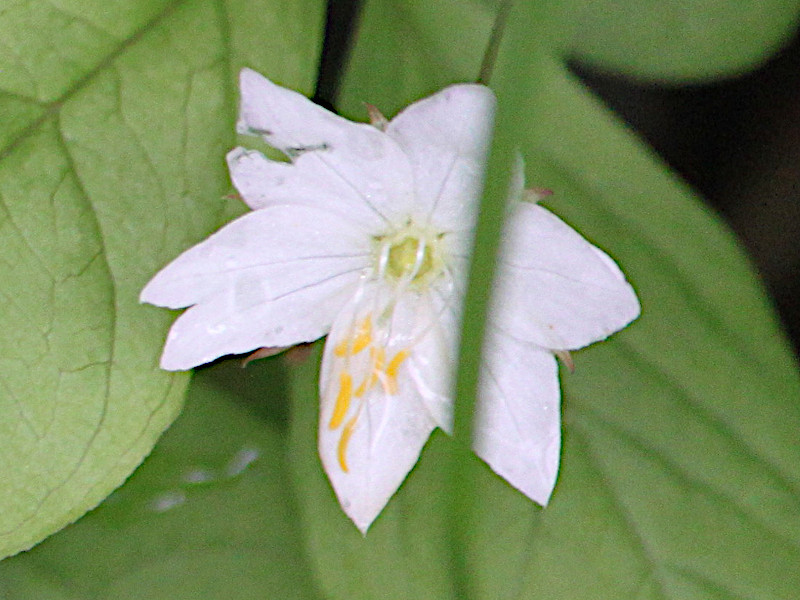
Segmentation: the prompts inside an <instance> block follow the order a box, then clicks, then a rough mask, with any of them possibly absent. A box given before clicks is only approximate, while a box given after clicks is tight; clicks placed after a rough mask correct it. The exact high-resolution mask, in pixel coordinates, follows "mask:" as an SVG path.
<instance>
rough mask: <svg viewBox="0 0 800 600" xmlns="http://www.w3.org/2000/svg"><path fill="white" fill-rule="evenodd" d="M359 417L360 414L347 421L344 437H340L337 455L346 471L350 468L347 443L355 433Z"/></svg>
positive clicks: (340, 464)
mask: <svg viewBox="0 0 800 600" xmlns="http://www.w3.org/2000/svg"><path fill="white" fill-rule="evenodd" d="M357 419H358V414H356V415H355V416H354V417H353V418H352V419H350V420H349V421H348V422H347V424H346V425H345V426H344V429H342V437H340V438H339V448H338V452H337V455H338V457H339V466H340V467H341V468H342V471H344V472H345V473H347V471H348V470H349V469H348V467H347V444H349V443H350V437H351V436H352V435H353V429H355V426H356V420H357Z"/></svg>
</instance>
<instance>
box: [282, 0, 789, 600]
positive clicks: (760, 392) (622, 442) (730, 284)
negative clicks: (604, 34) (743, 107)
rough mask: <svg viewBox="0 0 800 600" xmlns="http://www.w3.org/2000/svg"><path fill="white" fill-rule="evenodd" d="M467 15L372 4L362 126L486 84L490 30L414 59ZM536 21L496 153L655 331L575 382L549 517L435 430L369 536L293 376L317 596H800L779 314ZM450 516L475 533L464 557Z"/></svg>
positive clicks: (627, 336)
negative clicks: (459, 87)
mask: <svg viewBox="0 0 800 600" xmlns="http://www.w3.org/2000/svg"><path fill="white" fill-rule="evenodd" d="M441 6H444V8H441ZM453 6H454V3H444V4H443V5H440V4H439V3H437V4H436V5H435V6H434V5H432V4H428V3H426V4H423V3H414V4H413V5H411V4H409V3H402V5H401V4H400V3H396V4H391V3H384V2H378V3H375V2H373V3H372V4H369V5H368V7H367V12H366V14H365V17H364V22H363V24H362V32H363V35H362V37H361V40H360V42H359V43H358V44H357V46H356V48H355V49H354V53H353V58H352V63H351V68H350V72H349V75H348V78H347V86H346V88H345V89H344V91H343V95H342V100H343V106H344V108H345V111H346V112H348V113H349V114H357V111H358V110H359V103H360V102H361V101H362V100H366V101H369V102H372V103H375V104H377V105H378V107H379V108H381V109H384V111H385V112H386V113H387V114H390V113H391V112H392V111H394V110H397V109H398V108H400V107H401V106H402V105H403V104H404V103H407V102H408V101H409V100H410V99H414V98H419V97H422V96H423V95H425V94H427V93H430V92H431V91H432V89H434V88H435V87H439V86H441V85H443V84H445V83H449V82H450V81H458V80H469V79H474V77H475V76H476V74H477V70H478V65H479V64H480V51H481V50H482V48H483V47H484V45H485V42H486V38H487V36H488V30H489V26H490V23H487V26H486V27H485V28H484V29H469V28H467V27H463V28H459V27H458V26H456V25H452V26H451V27H450V28H449V29H444V30H442V36H443V37H442V38H440V39H438V43H437V45H436V47H430V46H427V45H425V44H424V43H420V44H408V43H407V40H409V39H420V40H425V27H426V26H427V25H424V24H427V23H430V22H435V21H436V20H437V19H442V16H441V15H442V13H441V12H440V10H442V11H448V10H450V9H452V8H453ZM535 9H539V10H545V9H546V7H545V8H542V5H541V4H537V5H536V6H534V5H533V4H524V5H521V6H520V7H518V9H517V11H516V12H514V13H513V14H512V19H511V22H510V25H509V31H508V35H507V37H506V39H505V40H504V43H503V47H502V56H501V58H500V60H499V63H498V65H497V67H496V69H495V75H494V79H493V87H494V89H495V91H496V92H497V94H498V98H499V102H500V107H499V113H498V131H497V134H496V137H497V142H496V143H497V144H499V145H507V144H508V143H509V140H511V139H514V140H516V143H517V145H518V147H519V148H520V150H521V151H522V153H523V155H524V156H525V158H526V161H527V171H528V181H529V182H530V184H531V185H536V186H543V187H548V188H550V189H553V190H554V191H555V195H554V196H553V197H552V201H550V202H548V206H549V207H551V208H552V210H553V211H554V212H556V213H557V214H559V215H561V216H562V217H563V218H564V219H565V220H566V221H567V222H569V223H570V224H572V225H573V226H575V227H576V228H577V229H578V230H579V231H581V232H582V233H583V234H584V235H586V236H587V237H588V238H589V239H590V240H592V241H593V242H594V243H596V244H598V245H599V246H600V247H602V248H603V249H605V250H606V251H608V252H609V253H610V254H611V255H612V256H613V257H614V258H616V259H617V260H618V261H619V263H620V264H621V266H622V267H623V269H624V270H625V272H626V273H627V274H628V276H629V278H630V280H631V281H632V282H633V284H634V286H635V287H636V289H637V291H638V293H639V295H640V298H641V301H642V306H643V312H642V316H641V317H640V319H639V320H638V321H637V322H635V323H634V324H633V325H632V326H631V327H630V328H629V329H627V330H625V331H623V332H622V333H620V334H617V335H616V336H614V337H612V338H611V339H610V340H609V341H607V342H604V343H601V344H597V345H595V346H593V347H590V348H588V349H585V350H582V351H580V352H577V353H575V360H576V364H577V371H576V373H574V374H570V375H566V374H565V375H564V376H563V378H562V384H563V394H564V400H563V421H564V427H563V428H564V449H563V455H562V456H563V462H562V469H561V473H560V476H559V482H558V485H557V486H556V490H555V493H554V496H553V499H552V501H551V503H550V505H549V506H548V507H547V508H545V509H542V508H540V507H537V506H535V505H534V504H533V503H532V502H530V501H529V500H527V499H526V498H524V497H523V496H522V495H521V494H519V493H518V492H516V491H515V490H513V489H512V488H510V486H508V484H506V483H505V482H504V481H502V480H501V479H500V478H499V477H497V476H496V475H494V474H493V473H492V472H491V471H490V470H489V469H488V468H487V467H486V466H485V465H484V464H483V463H481V462H480V461H479V460H478V459H476V458H474V457H472V458H466V457H463V453H462V452H461V451H460V449H459V448H458V447H457V444H456V443H455V442H454V441H453V440H451V439H449V438H448V437H447V436H446V435H444V434H441V432H439V433H437V434H435V435H434V436H433V437H432V439H431V441H430V443H429V444H428V446H427V448H426V450H425V452H424V453H423V455H422V457H421V459H420V462H419V464H418V465H417V467H416V468H415V469H414V471H412V473H411V474H410V475H409V477H408V479H407V480H406V482H405V483H404V484H403V486H402V487H401V489H400V490H399V492H398V493H397V495H396V496H395V497H394V498H393V499H392V500H391V501H390V502H389V505H388V506H387V508H386V509H385V510H384V512H383V513H382V514H381V515H380V516H379V517H378V519H377V520H376V522H375V524H374V525H373V527H372V528H371V529H370V531H369V533H368V534H367V536H366V538H365V539H362V538H361V536H360V535H359V534H358V532H357V530H356V529H355V527H353V525H352V524H351V523H350V522H349V521H348V519H347V518H346V517H345V516H344V514H343V513H342V512H341V510H340V509H339V508H338V505H337V503H336V499H335V497H334V495H333V493H332V491H331V490H330V487H329V485H328V484H327V482H326V481H325V478H324V474H323V473H322V472H321V468H320V465H319V459H318V458H317V455H316V449H315V430H316V419H317V416H316V412H317V411H316V405H317V403H318V400H317V391H316V387H315V385H314V384H313V380H314V377H315V374H316V373H315V368H316V366H315V365H313V364H309V365H307V366H305V367H303V369H302V370H300V371H298V372H297V373H296V374H295V384H296V389H295V392H296V396H297V397H296V398H295V401H294V411H295V412H294V421H293V428H292V442H291V444H292V456H293V458H294V460H293V461H292V467H293V469H294V473H295V479H296V481H297V486H298V489H299V490H302V493H301V494H300V499H301V509H302V517H303V520H304V522H305V523H306V526H307V528H308V534H307V535H308V539H309V548H310V553H311V560H312V563H313V564H314V566H315V568H316V571H317V573H318V576H319V580H320V585H321V587H322V589H323V590H324V592H325V593H326V594H327V595H328V596H329V597H330V598H333V599H336V598H348V599H353V598H373V597H381V598H398V599H399V598H408V597H414V598H425V599H428V598H430V599H440V598H461V597H464V596H463V595H462V593H461V592H462V591H463V590H464V589H467V590H468V591H470V592H471V593H472V595H473V597H475V598H487V599H488V598H491V599H502V598H509V599H510V598H539V597H547V598H551V599H553V600H559V599H563V600H572V599H574V598H593V599H595V598H596V599H600V600H602V599H604V598H608V599H615V600H619V599H631V600H633V599H634V598H636V599H639V600H644V599H647V600H650V599H652V600H664V599H670V600H672V599H675V600H686V599H694V598H696V599H698V600H701V599H702V600H708V599H709V598H713V599H715V600H717V599H720V600H738V599H740V598H748V599H750V598H752V599H754V600H762V599H763V600H774V599H785V600H789V599H791V598H794V597H795V596H796V590H797V589H798V588H800V572H798V571H797V569H796V565H797V564H800V519H798V515H800V444H798V442H797V433H796V432H797V431H798V430H799V429H800V405H798V403H797V398H799V397H800V378H799V377H798V372H797V369H796V364H795V362H794V359H793V357H792V356H791V353H790V351H789V349H788V345H787V344H786V341H785V339H784V338H783V335H782V333H781V331H780V329H779V327H778V324H777V320H776V319H775V316H774V314H773V312H772V308H771V305H770V302H769V300H768V299H767V298H766V296H765V293H764V290H763V287H762V286H761V284H760V283H759V282H758V280H757V279H756V277H755V275H754V271H753V269H752V267H751V265H750V263H749V261H748V260H747V257H746V256H745V255H744V253H743V251H742V250H741V248H740V246H739V245H738V244H737V243H736V240H735V239H734V237H733V236H732V235H731V233H730V232H729V231H728V230H727V229H726V228H725V226H724V224H722V223H721V222H720V220H719V219H718V218H717V217H715V216H714V215H713V213H711V212H710V211H709V210H708V209H706V208H704V207H703V206H702V204H701V202H700V201H699V199H698V198H697V197H696V196H695V195H694V194H693V193H692V191H691V190H690V189H688V188H687V186H685V185H684V184H683V183H681V182H680V181H679V180H677V178H676V177H675V176H674V175H673V174H671V173H670V172H669V171H668V169H667V168H666V167H665V165H664V164H663V163H662V162H661V161H660V160H659V159H658V158H657V157H656V156H654V154H653V152H652V151H651V150H650V149H648V148H647V147H646V146H645V145H644V144H643V143H642V142H641V141H640V140H639V139H638V138H637V137H636V136H635V135H634V134H633V133H631V132H630V131H629V130H628V128H627V127H626V126H625V125H624V124H623V123H622V122H621V121H620V120H619V119H618V118H617V117H615V116H614V115H613V114H611V113H610V112H609V111H608V110H607V109H606V108H605V107H603V105H602V104H601V103H600V102H599V101H598V100H597V99H595V98H594V97H593V96H592V95H591V94H590V93H589V92H588V91H587V90H585V89H584V88H583V86H582V85H581V83H580V82H579V81H578V80H577V79H575V78H574V77H573V76H571V75H570V74H569V73H568V71H567V69H566V67H565V65H564V64H563V63H561V62H559V61H557V60H554V59H553V58H552V56H551V52H549V50H548V45H549V44H543V43H542V36H538V35H537V34H538V30H537V26H539V25H541V26H547V27H550V28H552V27H553V25H554V23H553V22H552V21H548V19H551V20H552V19H555V17H554V16H553V15H556V14H557V13H556V12H549V13H548V15H546V17H545V18H542V17H541V16H540V15H534V14H533V11H534V10H535ZM455 22H457V21H455ZM417 25H419V26H420V27H421V28H422V31H421V32H420V34H419V36H417V35H416V33H415V27H417ZM545 37H546V36H545ZM401 47H404V51H403V52H397V51H396V50H397V49H399V48H401ZM442 48H445V49H446V50H444V51H442V52H440V51H439V50H440V49H442ZM453 48H456V49H457V50H453ZM431 64H432V65H436V68H429V67H428V65H431ZM507 176H508V173H507V172H492V173H491V174H490V182H491V184H492V185H494V186H495V188H497V186H498V185H499V184H498V183H497V181H500V182H503V181H505V180H506V178H507ZM477 243H478V244H479V245H480V244H482V243H483V240H482V239H478V241H477ZM484 260H486V257H484ZM469 310H470V307H469V306H468V307H467V315H469V314H470V312H469ZM467 343H469V340H468V342H467ZM454 455H456V456H455V457H454ZM454 461H460V462H459V463H458V469H459V471H461V476H462V477H466V478H468V479H467V481H466V487H467V488H468V489H472V490H473V491H474V494H473V496H474V497H473V498H472V499H471V500H467V501H466V502H465V501H464V500H463V499H462V498H461V497H460V496H461V494H460V493H458V490H452V488H450V487H448V486H449V484H448V482H450V481H451V480H452V473H451V470H450V467H451V465H452V464H453V462H454ZM453 514H457V515H458V516H459V518H463V519H464V523H463V524H462V528H463V529H464V530H465V531H466V533H467V536H463V535H462V536H461V538H462V539H465V541H466V544H464V545H461V546H454V545H453V544H452V538H451V537H450V531H451V529H452V515H453ZM461 565H465V566H466V568H462V569H461V570H460V571H457V572H454V570H453V567H454V566H461ZM464 576H466V577H467V578H468V581H467V582H466V583H467V585H466V586H465V585H464V582H463V581H460V580H459V578H460V577H464Z"/></svg>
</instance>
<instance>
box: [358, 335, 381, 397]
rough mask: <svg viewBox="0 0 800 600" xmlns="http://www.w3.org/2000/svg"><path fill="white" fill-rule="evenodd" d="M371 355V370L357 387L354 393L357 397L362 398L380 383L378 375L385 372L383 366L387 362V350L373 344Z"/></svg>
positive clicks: (370, 350)
mask: <svg viewBox="0 0 800 600" xmlns="http://www.w3.org/2000/svg"><path fill="white" fill-rule="evenodd" d="M369 357H370V372H369V375H367V376H366V377H364V380H363V381H362V382H361V383H360V384H359V385H358V387H357V388H356V391H355V393H354V395H355V397H356V398H360V397H361V396H363V395H364V394H366V393H367V392H368V391H370V390H371V389H372V388H373V387H375V384H376V383H378V377H379V376H380V375H381V374H382V373H383V366H384V365H385V364H386V350H384V349H383V348H380V347H379V348H375V347H374V346H373V347H371V348H370V349H369Z"/></svg>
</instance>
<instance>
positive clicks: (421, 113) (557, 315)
mask: <svg viewBox="0 0 800 600" xmlns="http://www.w3.org/2000/svg"><path fill="white" fill-rule="evenodd" d="M241 94H242V99H241V116H240V121H239V126H238V128H239V131H240V132H241V133H245V134H252V135H257V136H261V137H262V138H263V139H264V141H266V142H267V143H268V144H269V145H270V146H273V147H275V148H277V149H279V150H281V151H282V152H283V153H284V154H285V155H286V156H287V157H288V158H289V159H290V161H291V162H278V161H273V160H270V159H267V158H265V157H264V156H263V155H262V154H260V153H259V152H255V151H248V150H245V149H243V148H236V149H234V150H233V151H231V152H230V153H229V154H228V165H229V167H230V171H231V178H232V179H233V183H234V184H235V186H236V188H237V189H238V190H239V192H240V193H241V195H242V197H243V198H244V200H245V202H247V204H248V205H249V206H250V208H252V209H253V212H251V213H248V214H246V215H244V216H243V217H241V218H239V219H237V220H235V221H233V222H232V223H230V224H228V225H226V226H225V227H224V228H222V229H221V230H220V231H218V232H217V233H215V234H214V235H212V236H211V237H209V238H208V239H207V240H206V241H204V242H202V243H200V244H198V245H197V246H195V247H194V248H191V249H190V250H188V251H186V252H185V253H183V254H182V255H181V256H179V257H178V258H177V259H175V260H174V261H173V262H172V263H171V264H169V265H168V266H167V267H165V268H164V269H163V270H162V271H161V272H160V273H158V274H157V275H156V276H155V277H154V278H153V280H152V281H151V282H150V283H149V284H148V285H147V287H145V289H144V290H143V291H142V296H141V299H142V301H144V302H149V303H152V304H156V305H159V306H167V307H170V308H183V307H191V308H189V309H188V310H187V311H186V312H184V313H183V314H182V315H181V316H180V317H179V318H178V319H177V321H176V322H175V324H174V325H173V327H172V329H171V330H170V333H169V336H168V338H167V342H166V346H165V348H164V353H163V356H162V358H161V366H162V367H163V368H165V369H169V370H184V369H189V368H191V367H194V366H197V365H200V364H203V363H207V362H209V361H212V360H214V359H215V358H218V357H220V356H223V355H226V354H240V353H244V352H249V351H252V350H254V349H257V348H262V347H283V346H291V345H294V344H298V343H301V342H309V341H312V340H315V339H317V338H320V337H321V336H324V335H326V334H328V340H327V342H326V345H325V352H324V357H323V361H322V373H321V377H320V396H321V407H320V424H319V451H320V456H321V458H322V462H323V465H324V467H325V471H326V472H327V474H328V477H329V478H330V481H331V483H332V484H333V487H334V489H335V491H336V494H337V496H338V498H339V501H340V503H341V505H342V508H343V509H344V511H345V512H346V513H347V514H348V515H349V516H350V518H351V519H352V520H353V521H354V522H355V524H356V525H357V526H358V528H359V529H361V530H362V531H366V530H367V528H368V527H369V526H370V524H371V523H372V522H373V520H374V519H375V518H376V517H377V515H378V514H379V513H380V511H381V510H382V508H383V507H384V506H385V505H386V503H387V502H388V500H389V498H390V497H391V496H392V494H394V492H395V491H396V490H397V488H398V487H399V486H400V484H401V483H402V481H403V479H404V478H405V477H406V475H407V474H408V472H409V471H410V470H411V468H412V467H413V466H414V464H415V463H416V461H417V459H418V457H419V454H420V451H421V450H422V447H423V446H424V445H425V442H426V441H427V439H428V437H429V435H430V433H431V432H432V431H433V429H434V428H436V427H441V428H442V429H444V430H445V431H449V430H450V428H451V420H452V406H453V397H452V389H451V384H452V378H453V375H454V371H455V368H456V353H457V344H458V335H459V331H460V318H461V306H462V299H463V293H464V287H465V276H466V271H467V266H468V260H469V252H470V247H471V241H472V234H473V227H474V221H475V215H476V210H477V204H478V198H479V195H480V191H481V185H482V178H483V172H484V168H485V164H486V154H487V148H488V140H489V137H490V130H491V125H492V115H493V108H494V97H493V95H492V93H491V91H490V90H489V89H488V88H486V87H484V86H480V85H472V84H467V85H454V86H451V87H448V88H446V89H444V90H442V91H441V92H439V93H437V94H434V95H433V96H431V97H429V98H426V99H424V100H421V101H419V102H416V103H414V104H412V105H411V106H409V107H408V108H406V109H405V110H404V111H402V112H401V113H400V114H399V115H397V116H396V117H395V118H394V119H392V120H391V121H390V122H388V123H387V122H385V121H383V120H382V119H380V118H376V119H375V120H374V121H375V123H374V125H367V124H361V123H353V122H351V121H348V120H346V119H343V118H341V117H338V116H336V115H334V114H332V113H330V112H328V111H327V110H324V109H323V108H321V107H319V106H317V105H315V104H313V103H312V102H310V101H309V100H307V99H306V98H305V97H303V96H301V95H299V94H297V93H296V92H293V91H290V90H287V89H284V88H282V87H279V86H277V85H275V84H273V83H271V82H270V81H268V80H267V79H265V78H264V77H262V76H261V75H259V74H257V73H255V72H253V71H250V70H244V71H242V73H241ZM494 299H495V300H494V302H493V307H492V311H491V319H490V325H489V334H488V340H487V342H486V360H485V365H484V367H483V371H482V373H481V386H480V397H479V403H478V407H477V416H476V419H477V420H476V425H475V430H476V433H475V450H476V452H477V453H478V454H479V455H480V456H481V457H482V458H483V459H484V460H485V461H486V462H487V463H488V464H489V465H490V466H491V467H492V468H493V469H494V470H495V471H496V472H497V473H498V474H500V475H501V476H503V477H504V478H505V479H507V480H508V481H509V482H510V483H511V484H512V485H513V486H515V487H516V488H518V489H519V490H521V491H522V492H523V493H524V494H526V495H527V496H529V497H530V498H532V499H533V500H535V501H536V502H538V503H540V504H546V503H547V501H548V499H549V497H550V493H551V492H552V489H553V486H554V485H555V478H556V474H557V471H558V461H559V452H560V407H559V396H560V394H559V385H558V374H557V364H556V360H555V357H554V353H560V352H565V351H568V350H572V349H576V348H581V347H583V346H586V345H588V344H591V343H592V342H594V341H597V340H601V339H604V338H605V337H607V336H608V335H610V334H611V333H613V332H614V331H617V330H619V329H620V328H622V327H624V326H625V325H626V324H628V323H629V322H630V321H631V320H633V319H634V318H636V316H637V315H638V314H639V304H638V302H637V299H636V296H635V294H634V292H633V290H632V289H631V287H630V286H629V285H628V284H627V283H626V281H625V278H624V277H623V275H622V273H621V272H620V270H619V269H618V268H617V266H616V264H615V263H614V262H613V261H612V260H611V259H610V258H609V257H608V256H606V255H605V254H604V253H603V252H601V251H600V250H598V249H597V248H595V247H594V246H592V245H591V244H589V243H588V242H587V241H586V240H584V239H583V238H582V237H581V236H580V235H579V234H577V233H576V232H575V231H573V230H572V229H570V228H569V227H568V226H566V225H565V224H564V223H563V222H561V221H560V220H559V219H557V218H556V217H555V216H553V215H552V214H551V213H549V212H548V211H546V210H545V209H543V208H541V207H539V206H537V205H535V204H533V203H529V202H522V201H516V202H515V203H514V206H513V208H512V210H511V214H510V217H509V225H508V227H507V228H506V232H505V236H504V246H503V251H502V257H501V267H500V272H499V277H498V282H497V285H496V289H495V295H494Z"/></svg>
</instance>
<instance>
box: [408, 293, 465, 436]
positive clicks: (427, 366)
mask: <svg viewBox="0 0 800 600" xmlns="http://www.w3.org/2000/svg"><path fill="white" fill-rule="evenodd" d="M404 304H405V306H403V307H402V309H403V310H414V311H415V312H416V316H415V319H416V329H417V334H416V337H417V340H418V341H416V343H415V344H414V352H413V353H412V355H411V356H410V357H409V359H408V373H409V376H410V377H411V379H412V380H413V382H414V384H415V386H416V388H417V392H418V393H419V397H420V399H421V400H422V401H423V403H424V404H425V407H426V409H427V411H428V413H429V414H430V416H431V418H432V419H433V421H434V423H436V425H437V426H438V427H441V428H442V429H443V430H444V431H446V432H448V433H451V432H452V429H453V377H454V375H455V371H456V366H457V364H458V339H459V334H460V321H459V315H460V305H458V303H456V302H455V299H454V298H453V297H452V296H449V295H448V296H443V295H441V292H440V291H439V290H432V291H431V292H429V293H426V294H425V295H424V296H422V297H420V298H418V300H417V302H415V303H413V304H412V303H411V302H406V303H404ZM398 310H400V307H398Z"/></svg>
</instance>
